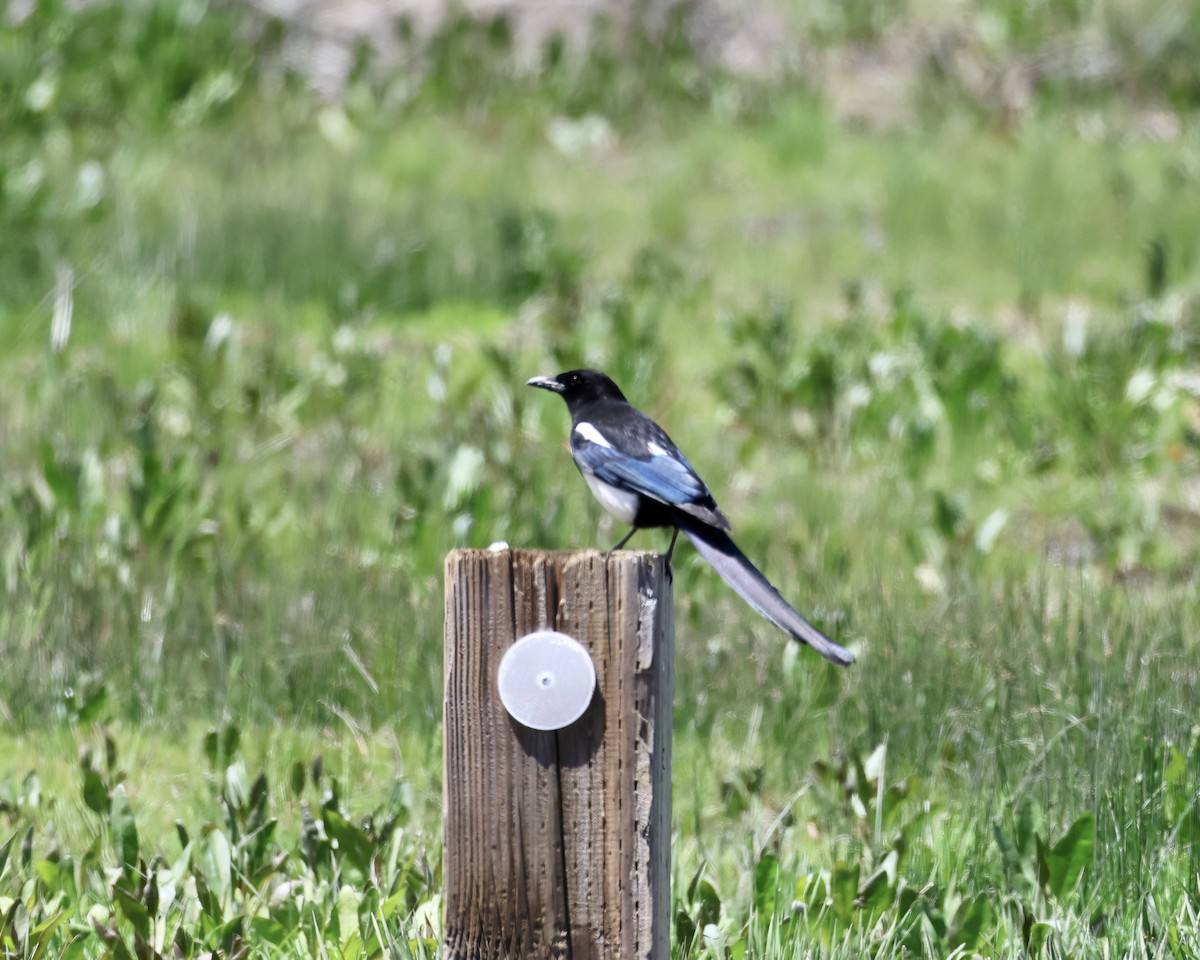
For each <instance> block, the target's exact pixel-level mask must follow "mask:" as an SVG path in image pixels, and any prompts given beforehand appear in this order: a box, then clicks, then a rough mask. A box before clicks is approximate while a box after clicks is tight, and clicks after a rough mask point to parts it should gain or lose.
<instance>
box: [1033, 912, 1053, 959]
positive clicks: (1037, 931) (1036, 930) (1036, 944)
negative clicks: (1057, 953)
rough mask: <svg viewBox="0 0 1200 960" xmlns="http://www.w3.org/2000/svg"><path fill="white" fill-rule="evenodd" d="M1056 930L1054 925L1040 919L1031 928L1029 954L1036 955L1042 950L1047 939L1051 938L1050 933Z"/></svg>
mask: <svg viewBox="0 0 1200 960" xmlns="http://www.w3.org/2000/svg"><path fill="white" fill-rule="evenodd" d="M1053 932H1054V927H1053V926H1051V925H1050V924H1048V923H1044V922H1043V921H1041V920H1039V921H1038V922H1037V923H1034V924H1033V925H1032V926H1030V928H1029V938H1028V940H1029V955H1030V956H1033V957H1036V956H1038V955H1039V954H1040V953H1041V952H1042V948H1043V947H1044V946H1045V945H1046V941H1047V940H1049V939H1050V935H1051V934H1052V933H1053Z"/></svg>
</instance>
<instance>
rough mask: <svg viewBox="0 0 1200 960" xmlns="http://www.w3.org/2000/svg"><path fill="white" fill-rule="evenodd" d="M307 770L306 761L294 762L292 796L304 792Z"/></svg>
mask: <svg viewBox="0 0 1200 960" xmlns="http://www.w3.org/2000/svg"><path fill="white" fill-rule="evenodd" d="M305 775H306V771H305V769H304V761H303V760H297V761H296V762H295V763H293V764H292V777H291V787H292V796H294V797H298V796H300V794H301V793H303V792H304V779H305Z"/></svg>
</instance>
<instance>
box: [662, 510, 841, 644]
mask: <svg viewBox="0 0 1200 960" xmlns="http://www.w3.org/2000/svg"><path fill="white" fill-rule="evenodd" d="M675 522H676V524H677V525H678V527H679V529H680V530H682V531H683V532H684V533H685V534H687V538H688V539H689V540H691V541H692V543H693V545H694V546H695V547H696V549H697V550H698V551H699V552H700V556H702V557H703V558H704V559H705V560H707V561H708V562H709V563H710V564H711V565H712V567H713V568H714V569H715V570H716V571H717V573H719V574H720V575H721V577H722V578H723V579H724V581H725V582H726V583H727V584H729V585H730V586H731V587H733V589H734V590H736V591H737V592H738V594H739V595H740V596H741V598H742V599H743V600H745V601H746V602H747V603H748V604H750V606H752V607H753V608H754V609H755V610H757V611H758V612H759V613H760V614H762V615H763V616H764V617H766V618H767V619H768V620H770V621H771V622H772V623H773V624H775V626H777V627H779V629H780V630H783V631H784V632H785V633H788V634H790V635H791V636H792V637H794V638H795V639H796V640H799V641H800V642H801V643H807V644H808V645H809V646H810V647H812V648H813V649H814V650H816V651H817V653H819V654H821V656H823V657H825V659H827V660H831V661H833V662H834V663H836V664H837V665H838V666H842V667H848V666H849V665H850V664H852V663H853V662H854V654H852V653H851V652H850V651H849V650H847V649H845V648H844V647H840V646H838V645H837V644H836V643H834V642H833V641H832V640H830V639H829V638H828V637H827V636H825V634H823V633H821V631H820V630H818V629H817V628H816V627H814V626H813V625H812V624H811V623H809V622H808V621H807V620H805V619H804V617H802V616H801V615H800V614H799V613H798V612H797V611H796V610H795V608H794V607H792V605H791V604H790V603H788V602H787V601H786V600H784V599H783V597H782V596H781V595H780V593H779V591H778V590H776V589H775V588H774V587H773V586H771V582H770V581H769V580H768V579H767V578H766V577H765V576H763V574H762V572H761V571H760V570H759V569H758V567H756V566H755V565H754V564H753V563H751V562H750V558H749V557H747V556H746V555H745V554H744V553H742V551H741V550H739V549H738V545H737V544H736V543H734V542H733V540H731V539H730V537H729V534H727V533H725V532H724V531H723V530H717V529H716V528H715V527H711V526H709V525H708V524H706V523H702V522H701V521H699V520H697V519H695V518H694V517H689V516H688V515H686V514H683V513H680V514H678V515H677V516H676V521H675Z"/></svg>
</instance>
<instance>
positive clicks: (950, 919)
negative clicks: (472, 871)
mask: <svg viewBox="0 0 1200 960" xmlns="http://www.w3.org/2000/svg"><path fill="white" fill-rule="evenodd" d="M365 9H367V8H365V7H362V6H350V5H339V4H328V5H317V4H314V5H309V6H305V7H303V8H299V9H292V8H289V7H287V6H282V7H277V8H271V9H265V8H251V7H243V6H239V5H236V4H216V3H213V4H207V3H202V2H196V0H170V2H166V3H162V4H153V5H151V4H146V3H139V2H131V3H128V4H118V5H113V4H108V3H92V4H84V5H76V4H68V3H61V2H53V0H52V2H30V3H16V2H11V0H10V2H9V3H8V4H7V5H5V4H3V3H0V11H2V12H3V18H2V20H3V26H0V378H2V382H3V386H2V387H0V456H2V469H0V662H2V663H3V668H2V669H0V954H3V956H5V957H21V958H42V957H47V958H49V957H55V958H79V957H99V956H113V957H117V958H120V960H124V958H127V957H137V958H138V960H147V958H153V957H156V956H160V955H161V956H166V955H170V954H172V953H174V954H175V955H176V956H183V957H197V956H202V955H203V956H207V955H212V956H217V955H221V956H232V957H238V958H240V957H244V956H248V955H253V956H276V955H280V954H283V955H289V956H301V955H304V956H312V957H321V958H324V957H347V958H357V957H364V956H378V955H387V956H389V957H433V956H435V955H436V943H437V937H438V925H439V912H440V899H439V893H440V868H441V862H440V857H441V852H440V830H441V826H440V810H439V805H440V764H441V753H440V751H441V739H440V721H441V701H440V698H441V627H442V624H441V616H442V584H441V570H442V560H443V558H444V556H445V554H446V553H447V552H448V551H449V550H451V549H452V548H454V547H456V546H462V545H471V546H485V545H487V544H489V543H491V542H493V541H496V540H506V541H508V542H509V543H511V544H513V545H515V546H537V547H548V548H562V549H568V548H586V547H593V546H597V545H606V544H608V543H609V542H615V540H616V539H617V538H618V537H619V536H620V534H621V531H620V530H618V529H616V528H615V527H614V526H613V525H612V523H611V521H610V520H607V519H605V518H603V517H602V516H601V512H600V510H599V508H598V507H597V506H596V505H595V504H594V503H593V502H592V501H591V498H590V496H589V494H588V492H587V490H586V488H585V485H584V484H583V483H582V482H580V480H579V478H578V476H577V475H576V473H575V470H574V468H573V466H572V465H571V464H570V462H569V459H568V456H567V453H566V451H565V445H564V437H565V432H566V428H567V420H566V414H565V411H564V410H563V408H562V405H561V403H559V402H557V401H555V400H553V398H550V397H547V396H546V395H544V394H540V393H537V392H535V391H531V390H527V389H525V388H524V387H523V386H522V384H523V383H524V381H525V380H526V379H527V378H528V377H529V376H531V375H534V374H538V373H551V372H556V371H559V370H562V369H567V368H570V367H573V366H579V365H589V366H598V367H601V368H604V369H606V370H607V371H608V372H610V373H611V374H612V375H613V376H614V378H615V379H616V380H617V381H618V382H619V383H620V384H621V386H622V387H623V388H624V390H625V392H626V393H627V394H628V395H629V396H630V398H631V399H632V400H633V401H634V402H635V403H636V404H637V405H638V406H640V407H641V408H643V409H645V410H646V411H648V412H650V413H651V414H652V415H654V416H655V418H656V419H658V420H659V421H660V422H662V423H663V424H664V425H665V426H666V427H667V429H668V430H669V431H670V432H671V434H672V436H673V437H674V439H675V440H676V441H677V442H678V443H679V445H680V446H681V447H682V448H683V449H684V450H686V451H687V452H688V455H689V457H690V459H691V460H692V461H693V462H694V463H695V464H696V465H697V466H698V468H699V469H700V471H701V472H702V474H703V475H704V476H705V478H706V479H707V481H708V483H709V485H710V486H711V487H712V488H713V490H714V491H715V492H716V494H717V497H718V499H719V501H720V503H721V506H722V508H723V509H724V510H725V512H726V513H727V514H728V515H729V516H730V518H731V519H732V521H733V523H734V525H735V528H736V530H737V532H738V539H739V541H740V542H741V544H742V546H743V547H744V548H745V549H746V550H747V552H748V553H749V554H751V555H752V556H754V557H756V558H757V559H759V560H760V561H761V563H762V565H763V567H764V568H765V569H766V571H767V572H768V573H769V574H770V576H771V577H772V579H773V580H775V581H776V582H777V583H778V584H780V585H781V587H782V588H783V591H784V593H785V594H787V595H788V596H789V597H791V598H792V599H793V600H794V601H795V602H796V603H797V605H798V606H799V607H800V608H801V609H802V610H804V611H806V612H809V613H811V614H812V616H813V619H814V620H815V621H816V622H817V623H819V624H820V625H822V626H823V627H824V628H825V629H826V631H828V632H830V633H831V634H833V635H834V636H836V637H837V638H839V640H840V641H841V642H843V643H845V644H846V645H848V646H849V647H850V648H851V649H853V650H854V651H855V652H856V653H857V654H858V656H859V663H858V664H857V665H856V666H855V667H854V668H852V669H850V670H847V671H838V670H836V669H834V668H832V667H830V666H828V665H827V664H825V663H824V662H821V661H820V660H819V658H817V657H815V656H814V655H812V654H811V652H810V651H807V650H804V649H799V648H796V647H793V646H789V645H788V644H786V643H784V642H783V639H782V638H781V636H780V635H779V634H778V633H776V632H775V631H773V630H772V628H770V627H769V625H767V624H765V623H763V622H761V621H759V620H758V619H757V618H756V617H755V616H754V615H753V613H752V612H751V611H749V610H748V609H747V608H746V607H745V606H744V605H743V604H741V603H740V601H738V599H737V598H736V597H735V596H734V595H733V594H732V593H731V592H730V591H729V590H728V589H727V588H725V587H724V585H723V584H721V583H720V581H719V580H718V578H717V577H715V575H713V574H712V573H711V571H710V570H708V569H707V568H706V567H705V566H704V565H703V564H702V563H701V562H700V561H699V560H698V559H697V558H696V556H695V554H694V553H692V552H691V550H690V549H689V548H687V547H686V546H684V547H682V548H681V552H680V553H679V554H678V557H677V566H676V603H677V609H676V622H677V636H676V644H677V651H678V656H677V662H678V680H677V694H676V704H675V744H676V760H675V769H674V797H675V809H674V823H675V842H674V848H673V849H674V863H675V868H674V872H675V878H676V882H675V885H674V893H673V898H674V902H673V906H672V916H673V921H674V928H675V938H674V948H673V955H675V956H677V957H705V958H714V960H716V958H731V960H736V958H743V957H745V958H750V957H759V958H769V960H777V958H792V957H796V958H799V957H855V958H857V957H863V956H873V957H881V958H888V957H907V956H927V957H948V956H974V955H979V956H984V957H1013V958H1016V957H1025V956H1031V957H1073V958H1080V957H1089V958H1090V957H1096V958H1100V957H1103V958H1109V957H1171V958H1191V957H1195V956H1197V955H1200V913H1198V911H1200V806H1198V802H1197V797H1198V789H1200V710H1198V705H1200V691H1198V690H1197V684H1198V682H1200V645H1198V643H1197V631H1198V629H1200V607H1198V605H1197V600H1198V597H1197V583H1196V576H1195V569H1196V564H1197V561H1198V560H1200V474H1198V469H1197V468H1198V465H1200V282H1198V277H1200V131H1198V128H1197V116H1198V114H1197V109H1198V108H1200V12H1198V10H1200V8H1197V7H1196V6H1195V5H1193V4H1190V3H1184V2H1176V3H1165V4H1164V3H1150V2H1148V0H1146V2H1142V0H1109V2H1089V0H977V2H974V3H967V2H951V0H944V2H938V0H881V2H870V0H853V2H848V3H845V4H839V3H833V2H814V3H809V4H802V3H783V2H781V3H779V4H776V5H770V4H767V3H763V4H756V5H752V6H749V7H746V8H743V7H741V6H739V5H735V4H721V3H717V2H708V0H694V2H688V3H683V4H681V5H678V6H675V7H663V6H661V5H659V4H655V3H650V4H648V5H641V4H634V5H630V6H624V5H598V6H596V7H595V10H596V12H597V13H598V14H600V15H601V19H600V20H599V21H597V23H596V24H594V25H591V26H590V27H589V28H588V29H584V27H585V26H589V24H590V23H591V21H590V20H589V19H587V16H586V14H587V11H589V10H591V9H592V8H591V7H588V6H581V7H578V8H572V9H571V11H570V15H566V14H563V13H562V11H558V13H557V14H556V17H557V18H558V19H555V18H554V17H550V15H549V14H547V13H546V12H545V11H539V10H538V9H536V8H529V9H526V8H524V7H522V5H521V4H515V5H513V6H511V7H509V6H504V7H496V8H492V7H483V8H479V7H477V8H475V15H474V16H465V15H462V14H458V13H450V12H448V11H447V10H445V9H441V8H438V7H433V8H428V9H426V8H422V7H412V8H406V7H403V6H397V7H395V8H392V7H388V8H384V7H376V8H373V11H372V12H371V15H370V16H367V17H366V19H365V21H364V20H362V19H361V17H360V15H361V14H362V13H363V11H364V10H365ZM381 11H386V15H385V13H384V12H381ZM356 18H358V19H356ZM560 20H561V22H559V21H560ZM560 27H561V32H560V30H559V28H560ZM665 543H666V539H665V537H663V536H662V535H661V534H658V533H653V532H651V533H643V534H640V535H639V537H638V539H637V540H635V541H634V545H635V546H639V547H641V548H645V549H654V548H658V549H661V548H663V547H665Z"/></svg>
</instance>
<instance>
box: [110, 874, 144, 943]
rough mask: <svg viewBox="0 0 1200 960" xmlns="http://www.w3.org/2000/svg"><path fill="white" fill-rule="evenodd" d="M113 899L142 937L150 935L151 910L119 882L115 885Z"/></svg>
mask: <svg viewBox="0 0 1200 960" xmlns="http://www.w3.org/2000/svg"><path fill="white" fill-rule="evenodd" d="M113 899H114V900H116V901H117V907H118V908H119V909H120V911H121V913H122V914H123V915H124V917H125V919H126V920H128V921H129V923H130V924H131V925H132V926H133V929H134V930H136V931H137V932H138V934H139V935H140V936H141V937H142V939H146V938H148V937H149V936H150V911H149V910H147V909H146V907H145V905H144V904H143V903H142V902H141V901H140V900H138V899H137V897H135V896H134V895H133V894H132V893H130V892H129V891H128V890H126V889H125V888H124V887H122V886H121V885H120V884H117V885H116V886H114V887H113Z"/></svg>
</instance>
